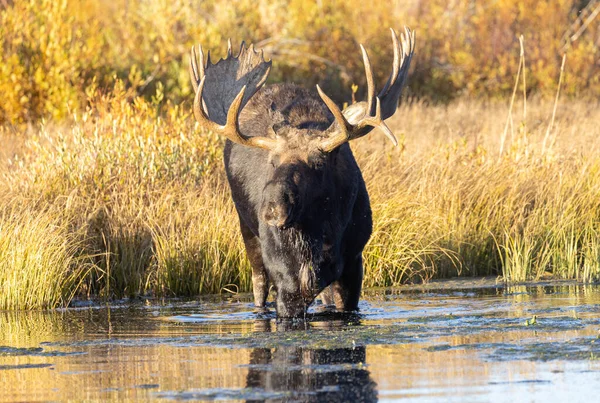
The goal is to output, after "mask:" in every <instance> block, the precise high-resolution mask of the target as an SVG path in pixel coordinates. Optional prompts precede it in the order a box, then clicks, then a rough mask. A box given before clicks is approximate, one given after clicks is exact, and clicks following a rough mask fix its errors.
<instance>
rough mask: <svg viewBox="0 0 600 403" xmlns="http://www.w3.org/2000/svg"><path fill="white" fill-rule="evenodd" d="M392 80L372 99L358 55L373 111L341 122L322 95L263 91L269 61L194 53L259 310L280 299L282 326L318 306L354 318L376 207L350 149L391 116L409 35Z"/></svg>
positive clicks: (280, 88)
mask: <svg viewBox="0 0 600 403" xmlns="http://www.w3.org/2000/svg"><path fill="white" fill-rule="evenodd" d="M391 34H392V48H393V52H394V62H393V66H392V73H391V75H390V77H389V79H388V80H387V82H386V84H385V86H384V87H383V89H382V90H381V91H380V92H379V94H378V95H377V96H376V95H375V85H374V83H373V72H372V70H371V64H370V62H369V57H368V55H367V52H366V51H365V49H364V47H362V45H361V51H362V56H363V61H364V65H365V73H366V77H367V100H366V101H363V102H358V103H355V104H352V105H350V106H348V107H347V108H345V109H344V110H343V111H342V110H340V109H339V108H338V107H337V105H336V104H335V103H334V102H333V101H332V100H331V99H330V98H329V97H328V96H327V95H326V94H325V93H324V92H323V91H322V90H321V89H320V88H319V86H317V92H318V96H317V94H316V93H313V92H311V91H308V90H306V89H304V88H301V87H299V86H297V85H294V84H275V85H269V86H265V87H263V85H264V83H265V81H266V79H267V76H268V75H269V71H270V69H271V61H268V62H266V61H265V60H264V57H263V55H262V51H261V52H260V53H258V52H256V51H255V50H254V48H253V46H252V45H250V47H249V48H246V47H245V46H244V43H242V45H241V48H240V52H239V54H238V55H237V56H233V54H232V50H231V43H229V49H228V52H227V57H226V58H225V59H223V60H219V61H218V62H217V63H216V64H213V63H211V61H210V53H209V54H208V57H207V61H206V63H205V61H204V54H203V51H202V48H201V47H198V53H199V55H198V54H197V52H196V49H195V48H192V51H191V62H190V76H191V79H192V85H193V86H194V90H195V92H196V96H195V99H194V116H195V117H196V119H197V120H198V122H199V123H200V125H202V126H203V127H205V128H206V129H209V130H212V131H214V132H216V133H220V134H222V135H224V136H225V137H226V138H227V139H228V140H229V141H227V142H226V145H225V152H224V160H225V170H226V171H227V178H228V180H229V185H230V187H231V195H232V197H233V201H234V203H235V207H236V210H237V212H238V216H239V220H240V229H241V231H242V236H243V238H244V243H245V246H246V252H247V254H248V259H249V260H250V263H251V265H252V285H253V290H254V303H255V305H256V306H257V307H264V306H265V301H266V299H267V294H268V290H269V284H270V283H272V284H273V286H274V287H275V290H276V293H277V297H276V307H277V316H278V317H297V316H302V315H303V314H304V313H305V311H306V309H307V307H308V306H309V305H310V304H311V303H312V301H313V300H314V299H315V297H316V296H317V295H318V294H319V293H320V292H321V291H323V290H324V289H325V288H327V287H329V289H328V291H327V292H326V293H323V294H322V298H323V299H324V301H325V302H326V303H328V304H335V306H336V308H337V309H339V310H344V311H353V310H356V309H357V307H358V300H359V296H360V290H361V285H362V279H363V265H362V251H363V249H364V247H365V244H366V243H367V241H368V240H369V237H370V236H371V230H372V221H371V207H370V204H369V195H368V194H367V189H366V187H365V182H364V180H363V178H362V175H361V172H360V169H359V168H358V165H357V164H356V161H355V159H354V156H353V155H352V151H351V150H350V147H349V146H348V144H347V143H348V142H349V141H350V140H353V139H356V138H359V137H362V136H364V135H366V134H368V133H369V132H370V131H372V130H373V128H375V127H378V128H380V129H381V130H383V132H384V133H385V134H386V135H387V136H388V137H389V138H390V139H391V140H392V142H393V143H394V144H396V143H397V142H396V138H395V137H394V135H393V134H392V132H391V131H390V129H389V128H388V127H387V126H386V124H385V123H384V119H387V118H389V117H390V116H392V115H393V114H394V112H396V108H397V106H398V100H399V98H400V94H401V93H402V88H403V87H404V84H405V82H406V78H407V75H408V69H409V67H410V61H411V59H412V56H413V52H414V43H415V37H414V32H411V31H410V30H409V29H408V28H405V30H404V33H403V34H402V35H401V38H400V39H401V40H398V37H397V36H396V33H395V32H394V30H393V29H392V30H391Z"/></svg>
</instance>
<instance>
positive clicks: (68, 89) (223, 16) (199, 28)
mask: <svg viewBox="0 0 600 403" xmlns="http://www.w3.org/2000/svg"><path fill="white" fill-rule="evenodd" d="M598 14H600V1H598V0H550V1H537V0H494V1H475V0H404V1H401V0H395V1H389V2H364V1H358V0H345V1H341V0H319V1H316V2H313V1H306V0H252V1H250V0H114V1H111V2H106V1H102V0H0V46H1V51H0V94H2V102H0V124H21V123H27V122H32V121H36V120H38V119H40V118H52V119H61V118H64V117H66V116H68V115H70V112H72V111H73V110H77V109H78V108H82V107H85V103H86V102H87V99H88V96H87V95H86V94H89V93H90V92H95V91H97V90H99V91H108V89H112V88H113V86H114V82H115V80H116V79H121V80H124V82H125V84H126V86H127V88H128V90H129V91H130V94H131V96H132V97H135V96H137V95H143V96H151V95H154V94H156V93H157V89H158V90H159V92H160V93H161V94H163V95H164V97H163V98H162V100H161V102H171V103H180V102H183V101H186V102H191V86H190V84H189V79H188V67H187V64H188V56H187V54H188V51H189V49H190V47H191V46H192V44H194V43H201V44H202V45H203V47H204V48H205V49H210V50H211V54H212V55H213V61H214V60H217V59H218V58H219V57H222V56H223V55H224V52H225V51H226V48H227V47H226V41H227V38H231V39H232V41H233V43H234V46H236V44H239V43H240V42H241V41H242V40H245V41H246V42H247V43H249V42H252V43H255V44H256V45H257V47H259V48H263V49H264V50H265V53H266V55H267V56H268V57H272V58H273V59H274V65H273V70H272V73H271V76H270V81H271V82H278V81H294V82H297V83H300V84H303V85H306V86H314V84H316V83H321V84H322V85H323V87H325V89H326V91H327V93H331V94H334V95H335V97H336V99H337V100H338V101H340V102H347V101H350V99H351V88H352V85H353V84H356V85H357V86H358V94H357V96H358V97H361V96H362V91H363V87H364V73H363V67H362V62H361V57H360V52H359V49H358V44H359V43H364V44H365V45H366V47H367V49H368V51H369V54H370V57H371V61H372V63H373V65H374V66H375V72H376V75H377V79H378V81H379V83H382V82H383V81H384V80H385V78H386V77H387V75H388V74H389V70H390V68H391V66H390V62H391V57H392V55H391V47H390V38H389V33H388V32H387V29H388V27H394V28H395V29H396V30H400V29H402V26H403V25H408V26H410V27H411V28H413V29H415V30H416V31H417V41H418V42H417V55H416V60H415V62H414V63H413V66H414V67H413V69H414V72H413V73H412V75H411V79H410V83H409V90H408V94H409V96H413V97H419V98H425V99H429V100H431V101H433V102H447V101H450V100H452V99H455V98H457V97H465V96H476V97H484V98H490V97H504V96H507V95H508V94H510V91H511V88H512V86H513V84H514V77H515V75H516V71H517V67H518V63H519V41H518V36H519V35H521V34H522V35H524V38H525V52H526V65H527V68H528V72H527V87H528V90H529V91H530V93H535V94H541V95H542V96H543V95H547V94H550V93H553V92H554V91H555V89H556V82H557V79H558V75H559V70H560V61H561V58H562V55H563V53H566V54H567V75H566V77H565V81H564V86H563V91H564V93H565V94H567V95H568V96H572V97H581V96H591V97H598V94H600V16H598Z"/></svg>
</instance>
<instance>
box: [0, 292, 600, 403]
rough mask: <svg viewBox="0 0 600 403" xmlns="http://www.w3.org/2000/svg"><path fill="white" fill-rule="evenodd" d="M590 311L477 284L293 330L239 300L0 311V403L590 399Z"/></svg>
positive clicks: (595, 341)
mask: <svg viewBox="0 0 600 403" xmlns="http://www.w3.org/2000/svg"><path fill="white" fill-rule="evenodd" d="M599 303H600V287H599V286H582V285H574V284H567V283H561V284H556V283H555V284H550V285H548V284H546V285H535V286H529V287H525V286H518V287H508V288H506V287H503V286H501V285H499V286H497V285H495V284H494V282H493V281H491V280H477V281H455V282H448V281H446V282H440V283H435V284H433V285H431V286H427V287H413V288H402V289H395V290H394V289H379V290H368V291H366V292H365V295H364V298H363V300H362V302H361V306H360V307H361V312H360V314H358V315H336V314H333V313H331V312H327V311H326V310H324V309H322V307H318V306H317V307H316V308H314V309H311V313H310V315H309V316H308V317H307V321H306V322H293V323H277V322H276V320H275V317H274V314H273V313H263V314H259V313H256V312H254V310H253V308H252V303H251V297H250V296H248V295H240V296H233V297H229V298H224V297H223V298H221V297H210V298H202V299H198V300H195V301H172V300H170V301H137V302H127V303H125V302H123V303H117V304H113V305H112V306H110V307H109V306H103V305H90V306H85V305H86V304H79V305H81V306H79V307H76V308H70V309H65V310H59V311H53V312H0V401H61V400H75V401H82V400H102V401H104V400H109V399H119V400H157V401H176V400H185V401H198V400H204V401H211V400H227V401H332V402H335V401H340V402H341V401H365V402H370V401H396V400H403V401H411V400H418V401H440V400H441V401H456V402H464V401H475V402H477V401H491V400H493V401H495V402H498V401H500V402H502V401H510V402H514V401H522V400H525V401H566V400H568V401H570V402H574V401H595V399H596V395H597V390H598V387H600V338H599V336H600V333H599V330H600V305H598V304H599ZM534 317H535V319H534ZM515 399H516V400H515Z"/></svg>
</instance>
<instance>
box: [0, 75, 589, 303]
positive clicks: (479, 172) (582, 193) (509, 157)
mask: <svg viewBox="0 0 600 403" xmlns="http://www.w3.org/2000/svg"><path fill="white" fill-rule="evenodd" d="M131 97H132V95H131V93H129V92H128V91H127V90H125V88H124V87H123V86H122V85H121V84H118V85H117V86H116V87H115V88H114V90H113V91H111V93H110V94H109V95H102V94H99V93H98V94H96V95H94V96H92V97H91V98H90V100H89V103H90V105H91V107H90V108H89V109H88V111H87V112H85V113H84V114H81V115H80V114H78V115H75V116H74V117H73V122H72V123H71V124H69V125H67V124H63V125H47V126H44V125H41V126H40V128H39V129H38V130H37V131H35V132H34V133H29V134H28V136H29V140H28V141H27V142H26V144H25V145H21V146H20V147H18V148H17V150H20V151H17V152H16V156H13V158H11V159H10V161H8V162H5V163H4V168H3V169H2V171H1V182H0V184H1V186H2V188H3V189H5V190H6V191H5V192H3V194H2V196H0V210H1V211H2V215H1V216H0V219H1V220H2V222H1V223H0V226H1V227H2V228H3V229H4V228H14V229H13V230H12V232H10V231H4V230H3V231H2V234H3V235H2V236H3V238H2V239H4V240H5V241H4V242H1V243H0V256H9V255H10V254H11V253H12V254H14V253H16V250H17V249H15V245H16V244H15V242H17V244H18V246H19V248H18V250H21V251H22V252H19V253H20V255H21V256H35V254H36V253H37V254H38V255H39V256H41V257H40V258H39V259H36V260H27V259H24V258H22V260H21V261H20V263H19V264H14V263H12V262H13V261H14V259H13V260H10V259H4V258H3V259H1V260H2V262H3V264H2V265H0V279H2V282H0V284H1V286H2V289H3V293H2V299H0V303H1V306H2V307H3V308H17V307H31V306H54V305H56V304H64V303H66V302H67V301H68V299H69V297H70V296H71V295H77V296H80V297H81V296H82V297H86V296H101V297H107V298H113V297H123V296H137V295H159V296H169V295H197V294H202V293H215V292H222V291H224V290H226V289H227V290H248V289H249V283H250V268H249V266H248V262H247V260H246V258H245V252H244V249H243V246H242V242H241V238H240V235H239V229H238V224H237V217H236V214H235V211H234V208H233V203H232V201H231V200H230V195H229V190H228V187H227V184H226V180H225V178H224V173H223V168H222V162H221V150H222V139H219V138H217V137H216V136H215V135H214V134H212V133H205V132H202V131H201V130H199V129H198V128H197V127H196V126H195V124H194V123H193V119H192V118H191V116H190V112H189V111H188V110H187V109H186V108H184V107H180V106H173V105H170V104H167V107H166V113H164V114H159V113H158V112H157V108H156V103H157V102H158V100H156V99H155V100H154V101H146V100H144V99H143V98H140V97H134V100H133V102H130V100H131ZM507 108H508V105H507V104H506V103H497V102H489V103H482V102H474V101H460V102H456V103H453V104H451V105H449V106H428V105H425V104H423V103H412V104H407V105H404V106H402V107H401V108H400V109H399V110H398V112H397V114H396V115H395V117H394V118H392V119H391V120H390V125H391V127H392V128H394V130H395V132H396V133H397V134H398V136H399V138H400V139H401V144H400V146H399V147H398V148H392V147H391V146H389V145H388V144H387V143H385V140H384V137H383V136H381V135H379V134H377V133H373V134H371V135H370V136H368V137H366V138H364V139H361V140H358V141H356V142H355V143H354V144H353V149H354V151H355V153H356V155H357V158H358V161H359V164H360V165H361V167H362V170H363V174H364V176H365V179H366V182H367V184H368V188H369V192H370V195H371V200H372V207H373V215H374V222H375V226H374V232H373V237H372V239H371V241H370V243H369V244H368V246H367V248H366V249H365V266H366V277H365V285H366V286H388V285H398V284H402V283H405V282H413V281H423V280H428V279H431V278H434V277H448V276H454V275H469V276H476V275H500V276H502V277H503V278H504V279H506V280H509V281H522V280H526V279H539V278H542V277H543V278H546V277H554V278H572V279H578V280H581V281H593V280H596V279H598V278H599V277H600V242H599V239H600V238H599V237H598V235H599V230H600V228H599V225H600V159H599V158H598V149H599V145H600V144H599V142H598V140H597V139H598V138H599V134H600V133H599V131H600V128H599V127H598V125H597V123H596V122H598V121H600V112H598V111H600V108H598V105H597V104H591V103H589V102H575V101H571V102H569V103H567V104H564V105H562V106H560V107H559V108H558V112H557V115H556V119H555V123H554V129H553V130H552V134H551V136H550V139H549V140H548V136H547V135H546V133H547V128H548V125H549V123H550V119H551V112H552V108H553V104H552V103H551V102H545V101H542V100H537V101H536V100H534V101H531V100H530V102H529V103H528V111H527V117H526V119H527V123H525V121H524V120H523V119H524V118H525V117H524V116H520V113H521V112H517V111H519V110H522V109H521V105H518V103H517V104H516V105H515V108H514V112H513V114H514V120H515V124H514V127H513V131H512V132H511V131H510V130H509V133H508V135H507V140H506V144H505V145H504V149H505V150H504V152H503V153H502V154H501V155H500V154H499V150H500V142H501V138H502V133H503V130H504V125H505V118H506V114H507ZM29 130H33V129H29ZM4 137H5V138H10V135H8V134H4ZM544 141H546V144H545V145H544ZM22 228H25V229H22ZM17 229H18V231H20V232H19V236H18V237H16V236H15V235H14V233H15V231H17ZM7 240H11V241H10V242H7ZM11 242H12V243H11ZM11 259H12V258H11ZM36 273H37V274H36ZM73 273H75V275H74V276H75V277H73V276H71V274H73ZM35 276H37V277H35ZM10 278H19V279H23V281H25V282H23V283H13V282H11V281H9V280H7V279H10ZM28 278H33V279H35V280H31V281H30V280H26V279H28ZM32 282H35V283H36V285H37V286H38V287H40V289H43V288H46V287H47V289H48V291H47V292H46V291H43V292H42V291H40V292H39V297H36V298H37V299H35V300H30V299H28V298H29V295H30V291H29V290H30V288H29V286H26V284H31V283H32ZM50 295H54V296H50ZM56 295H60V297H56ZM32 301H33V302H32Z"/></svg>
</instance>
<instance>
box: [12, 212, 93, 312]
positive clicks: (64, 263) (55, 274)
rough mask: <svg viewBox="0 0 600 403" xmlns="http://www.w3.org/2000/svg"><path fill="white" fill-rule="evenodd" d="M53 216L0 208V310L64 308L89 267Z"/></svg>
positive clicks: (65, 224) (74, 241)
mask: <svg viewBox="0 0 600 403" xmlns="http://www.w3.org/2000/svg"><path fill="white" fill-rule="evenodd" d="M80 251H81V249H80V245H79V241H78V240H77V239H76V238H75V236H74V234H72V233H70V232H69V228H68V222H65V221H63V220H61V219H60V217H59V216H58V215H57V214H51V213H49V212H46V211H35V210H33V209H30V208H28V207H24V208H17V207H14V208H10V207H7V206H4V208H2V210H0V309H31V308H39V307H43V308H54V307H57V306H62V305H67V304H68V303H69V301H70V300H71V298H72V297H73V295H74V294H75V293H76V292H77V290H78V286H79V284H80V282H81V280H82V279H83V278H84V277H85V275H86V272H87V270H88V268H89V265H87V264H86V263H85V260H84V259H83V258H81V257H78V256H80Z"/></svg>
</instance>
